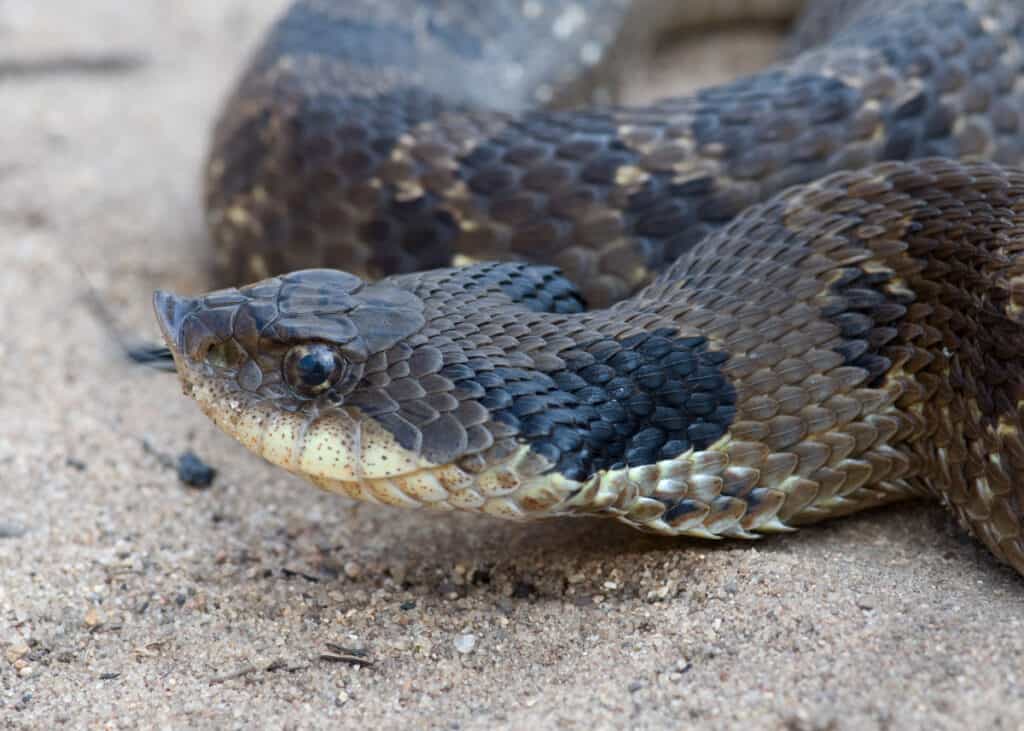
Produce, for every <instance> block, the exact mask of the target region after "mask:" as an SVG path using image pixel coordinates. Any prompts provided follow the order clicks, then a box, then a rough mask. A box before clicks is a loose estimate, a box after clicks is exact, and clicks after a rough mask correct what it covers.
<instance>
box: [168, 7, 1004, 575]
mask: <svg viewBox="0 0 1024 731" xmlns="http://www.w3.org/2000/svg"><path fill="white" fill-rule="evenodd" d="M570 9H575V14H573V12H571V11H570ZM636 13H637V10H636V6H631V5H629V4H627V3H624V2H596V1H595V2H591V3H571V4H568V5H566V4H562V3H552V4H551V5H550V6H548V5H545V4H544V3H541V2H532V1H528V2H514V3H497V4H488V5H486V6H485V5H482V4H481V5H477V4H471V3H461V2H454V0H448V1H446V0H430V1H428V2H420V3H406V2H400V1H399V0H389V1H388V2H376V3H373V4H369V3H367V4H363V3H361V2H346V3H341V2H327V1H326V0H302V1H300V2H298V3H296V4H295V5H294V6H293V7H292V9H290V10H289V11H288V12H287V13H286V15H285V16H284V17H283V18H282V20H281V21H280V22H279V23H278V24H277V25H276V26H274V28H272V29H271V31H270V33H269V35H268V37H267V39H266V41H265V42H264V44H263V46H262V47H261V48H260V49H259V50H258V51H257V53H256V55H255V57H254V60H253V63H252V65H251V66H250V68H249V69H248V70H247V71H246V73H245V75H244V76H243V78H242V81H241V83H240V85H239V87H238V89H237V91H236V92H235V93H234V95H233V96H232V97H231V98H230V100H229V101H228V103H227V106H226V108H225V109H226V111H225V113H224V115H223V117H222V118H221V120H220V122H219V124H218V126H217V129H216V132H215V136H214V143H213V148H212V152H211V156H210V162H209V165H208V169H207V205H208V213H209V221H210V226H211V230H212V231H213V233H214V236H215V239H216V240H217V257H218V258H217V266H218V270H219V276H220V277H221V278H222V279H224V280H225V281H226V283H229V284H232V285H237V284H239V283H241V282H244V281H251V280H261V281H258V282H257V283H256V284H252V285H248V286H243V287H237V288H236V287H228V288H226V289H222V290H219V291H216V292H212V293H209V294H207V295H203V296H200V297H194V298H188V297H181V296H178V295H173V294H170V293H166V292H158V293H157V294H156V296H155V299H154V305H155V310H156V313H157V318H158V321H159V323H160V326H161V328H162V331H163V334H164V338H165V340H166V342H167V345H168V347H169V348H170V349H171V351H172V352H173V354H174V358H175V363H176V366H177V369H178V371H179V374H180V376H181V380H182V383H183V387H184V390H185V392H186V394H188V395H189V396H191V397H192V398H194V399H195V400H196V401H197V403H198V404H199V406H200V407H201V408H202V409H203V410H204V412H205V413H206V414H207V415H208V416H210V418H211V419H213V421H214V422H215V423H217V424H218V425H219V426H220V427H221V428H222V429H224V430H225V431H226V432H228V433H229V434H231V435H233V436H234V437H236V438H237V439H239V440H240V441H241V442H242V443H244V444H245V445H246V446H248V447H249V448H250V449H252V450H253V451H255V452H257V453H259V454H261V455H262V456H263V457H265V458H266V459H268V460H269V461H271V462H272V463H274V464H277V465H280V466H282V467H283V468H285V469H287V470H289V471H291V472H294V473H296V474H299V475H301V476H303V477H306V478H307V479H309V480H311V481H312V482H314V483H315V484H317V485H319V486H321V487H324V488H325V489H329V490H332V491H336V492H339V493H342V494H346V495H349V496H351V497H354V498H357V499H363V500H370V501H374V502H380V503H385V504H391V505H399V506H407V507H427V508H431V509H435V510H454V509H461V510H475V511H481V512H486V513H490V514H492V515H498V516H502V517H508V518H513V519H532V518H538V517H546V516H557V515H608V516H613V517H616V518H618V519H619V520H622V521H624V522H626V523H629V524H631V525H633V526H635V527H637V528H640V529H642V530H646V531H651V532H656V533H663V534H670V535H690V536H700V537H719V536H729V537H753V536H755V535H757V534H759V533H765V532H779V531H786V530H791V529H792V528H793V527H794V526H798V525H801V524H805V523H808V522H813V521H817V520H821V519H823V518H826V517H830V516H835V515H841V514H845V513H849V512H853V511H856V510H861V509H864V508H868V507H874V506H878V505H883V504H886V503H889V502H893V501H897V500H902V499H907V498H909V497H914V496H930V497H933V498H937V499H939V500H940V501H942V502H943V503H945V504H946V505H947V506H948V507H949V508H950V509H951V510H952V511H953V512H954V513H955V514H956V515H957V517H958V518H959V519H960V521H961V523H962V524H963V525H964V526H966V527H967V528H968V529H969V530H970V531H971V532H972V533H973V534H974V535H976V536H977V537H978V538H979V539H980V540H981V541H982V542H984V543H985V545H987V546H988V547H989V548H990V549H991V550H992V552H993V553H994V554H995V555H996V556H997V557H999V558H1000V559H1002V560H1004V561H1007V562H1008V563H1010V564H1011V565H1013V566H1014V567H1015V568H1016V569H1017V570H1018V571H1024V526H1022V523H1021V517H1022V515H1024V484H1020V483H1019V480H1018V477H1019V475H1020V473H1021V471H1022V469H1024V438H1022V434H1021V426H1022V418H1024V409H1022V404H1024V365H1022V364H1024V359H1022V355H1024V330H1022V322H1021V318H1022V316H1024V315H1022V310H1021V307H1022V305H1024V259H1022V258H1021V251H1022V249H1024V173H1020V172H1017V171H1015V170H1013V169H1011V168H1009V167H1007V166H1008V165H1013V164H1016V163H1019V162H1021V160H1022V158H1024V136H1022V134H1021V125H1022V124H1024V72H1022V70H1024V55H1022V52H1021V41H1022V40H1024V8H1022V7H1021V6H1020V5H1019V4H1018V3H1015V2H1007V1H1001V0H931V1H929V2H918V1H915V0H889V1H888V2H884V3H880V2H872V1H871V0H866V1H863V2H857V1H854V0H837V1H835V2H832V3H819V4H817V5H812V7H810V8H809V9H808V11H807V12H806V14H805V15H804V17H803V19H802V20H801V21H800V22H799V23H798V25H797V30H796V32H795V34H794V36H793V39H794V40H793V47H792V48H793V54H794V55H792V56H791V57H790V59H789V60H787V61H785V62H782V63H780V64H779V65H777V66H775V67H773V68H770V69H767V70H765V71H764V72H762V73H759V74H756V75H754V76H751V77H748V78H745V79H740V80H738V81H736V82H733V83H731V84H727V85H725V86H721V87H717V88H712V89H707V90H705V91H702V92H700V93H698V94H696V95H695V96H693V97H687V98H681V99H672V100H666V101H664V102H660V103H657V104H655V105H652V106H650V107H645V108H620V107H611V106H590V107H586V108H584V109H561V108H558V106H557V105H558V104H559V103H560V96H559V93H558V92H557V91H555V89H556V86H555V85H556V84H559V85H569V86H572V85H573V84H574V83H577V81H578V79H580V78H582V77H583V76H585V75H586V73H587V67H588V66H590V67H594V68H596V67H598V66H600V64H601V63H602V60H601V59H602V54H604V53H614V49H615V48H616V46H617V44H618V43H620V38H619V35H620V30H619V29H620V28H622V27H628V25H629V23H632V22H634V20H631V18H633V17H634V16H635V14H636ZM541 30H543V31H544V32H543V33H541V32H540V31H541ZM636 34H637V32H636V31H631V32H630V34H627V35H631V36H633V35H636ZM640 35H642V34H640ZM823 35H824V37H825V38H826V40H824V42H818V43H817V44H815V41H816V40H820V38H821V37H823ZM534 49H536V50H535V51H534ZM570 59H571V60H572V64H568V60H570ZM567 65H571V67H572V68H573V69H574V72H573V74H572V75H570V76H572V78H570V76H566V75H565V74H564V73H563V71H562V70H563V69H564V68H565V67H567ZM553 69H554V71H553ZM581 83H582V82H581ZM599 86H600V82H599V81H597V79H596V76H595V78H591V79H587V80H586V81H585V83H582V85H578V87H577V89H576V91H574V92H573V94H577V93H580V91H579V90H580V89H583V88H584V87H586V89H587V92H586V93H588V94H593V93H596V92H595V90H599V89H598V87H599ZM546 89H550V90H551V91H547V90H546ZM538 90H541V93H539V92H538ZM538 103H550V104H552V105H555V106H541V107H538V106H537V104H538ZM456 254H463V255H465V256H467V257H470V258H472V259H477V260H488V261H487V262H483V263H475V264H471V265H469V266H464V267H454V268H453V267H447V265H449V264H450V263H451V260H452V257H453V256H455V255H456ZM513 260H517V261H513ZM308 267H330V268H317V269H311V268H308ZM437 267H444V268H437ZM342 269H343V270H344V271H341V270H342ZM424 269H425V270H426V271H420V270H424ZM292 270H296V271H292ZM287 272H291V273H287ZM275 275H276V276H275ZM381 275H387V276H384V278H383V279H381V278H379V277H380V276H381Z"/></svg>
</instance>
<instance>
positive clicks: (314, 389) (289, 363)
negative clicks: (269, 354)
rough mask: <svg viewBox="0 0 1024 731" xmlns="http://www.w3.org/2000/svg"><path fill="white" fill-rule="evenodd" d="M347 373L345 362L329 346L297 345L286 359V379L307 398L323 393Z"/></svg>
mask: <svg viewBox="0 0 1024 731" xmlns="http://www.w3.org/2000/svg"><path fill="white" fill-rule="evenodd" d="M344 373H345V361H344V360H342V358H341V356H339V355H338V354H337V353H336V352H335V351H334V349H333V348H331V347H330V346H328V345H319V344H316V345H296V346H295V347H293V348H292V349H291V350H289V351H288V353H287V354H286V355H285V357H284V379H285V381H287V382H288V385H289V386H291V387H292V388H293V389H295V390H296V391H298V392H299V393H301V394H303V395H306V396H314V395H316V394H318V393H321V392H323V391H325V390H327V389H328V388H330V387H331V386H333V385H334V384H335V383H337V381H338V379H339V378H341V377H342V375H344Z"/></svg>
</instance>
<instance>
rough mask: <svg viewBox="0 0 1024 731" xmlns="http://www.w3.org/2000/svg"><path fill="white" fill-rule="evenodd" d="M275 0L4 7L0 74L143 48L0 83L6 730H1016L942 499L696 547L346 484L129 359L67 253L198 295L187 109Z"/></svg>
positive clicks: (1021, 681)
mask: <svg viewBox="0 0 1024 731" xmlns="http://www.w3.org/2000/svg"><path fill="white" fill-rule="evenodd" d="M280 5H281V1H280V0H265V1H262V2H255V1H245V0H231V1H230V2H228V1H225V2H219V3H207V2H205V1H204V0H188V1H186V0H178V1H176V2H167V0H137V1H136V2H134V3H126V2H123V1H122V0H83V1H82V2H72V0H49V2H47V3H39V2H36V1H35V0H3V1H2V2H0V49H3V50H2V58H0V64H2V63H4V62H7V61H10V60H12V59H15V60H18V61H21V62H24V61H31V60H33V59H36V60H38V59H41V58H44V57H55V56H62V55H65V56H66V55H68V54H69V53H71V52H75V53H92V52H97V51H107V52H109V51H119V52H120V51H125V52H128V53H129V54H136V53H142V54H144V63H143V64H142V65H141V66H140V67H139V68H137V69H135V70H134V71H130V72H123V73H106V74H104V73H93V74H74V73H67V72H65V73H56V74H53V75H38V74H37V75H16V74H12V73H11V71H12V69H11V67H10V65H8V66H7V67H6V68H7V75H6V77H4V78H0V100H2V104H0V109H2V116H0V256H2V262H3V266H2V268H0V316H2V322H3V323H4V331H3V334H2V336H0V363H2V365H3V367H2V368H0V728H9V729H29V728H32V729H37V728H61V727H66V728H137V727H138V728H218V729H221V728H254V727H269V728H328V727H332V728H333V727H339V726H348V727H356V726H359V727H368V728H414V727H424V728H426V727H430V728H446V729H470V728H534V727H548V728H564V729H575V728H590V727H593V728H736V727H743V726H749V727H756V728H783V729H795V730H804V729H847V728H850V729H854V728H869V729H870V728H914V727H917V728H921V727H928V728H963V727H965V726H970V727H973V728H1007V729H1009V728H1019V727H1020V726H1021V724H1022V723H1024V670H1022V664H1021V663H1022V660H1021V658H1022V655H1024V631H1022V630H1024V626H1022V612H1021V606H1022V605H1021V602H1022V600H1024V581H1022V580H1021V578H1020V577H1018V576H1017V575H1015V574H1013V573H1012V572H1011V571H1009V570H1007V569H1005V568H1003V567H1001V566H999V565H997V564H996V563H995V561H993V560H992V559H991V558H990V557H989V556H988V555H987V554H986V552H985V551H984V550H982V549H980V548H978V547H976V546H975V545H974V544H973V543H972V542H970V541H969V540H967V539H965V538H963V537H962V536H961V535H960V533H959V532H958V531H957V530H955V528H954V527H953V526H952V525H951V523H950V521H949V520H948V519H947V518H946V516H945V514H944V513H943V512H942V511H941V510H940V509H938V508H937V507H933V506H928V505H910V506H907V507H905V508H901V509H896V510H889V511H884V512H876V513H873V514H867V515H863V516H858V517H855V518H853V519H848V520H844V521H839V522H835V523H831V524H827V525H823V526H821V527H817V528H813V529H810V530H805V531H803V532H801V533H800V534H798V535H793V536H787V537H783V538H778V539H774V538H773V539H768V540H762V541H760V542H757V543H755V544H750V543H722V544H717V545H710V544H707V543H700V542H697V541H680V540H663V539H657V538H652V537H645V536H642V535H639V534H636V533H634V532H632V531H630V530H629V529H627V528H624V527H620V526H617V525H614V524H612V523H604V522H597V521H578V522H574V521H567V522H554V523H548V524H537V525H530V526H521V525H513V524H506V523H500V522H496V521H493V520H488V519H484V518H481V517H476V516H452V517H446V518H441V517H436V516H431V515H425V514H415V513H406V512H399V511H393V510H388V509H384V508H378V507H374V506H367V505H363V506H359V505H354V504H351V503H349V502H347V501H345V500H342V499H340V498H338V497H334V496H331V495H326V494H321V493H318V492H317V491H315V490H313V489H311V488H309V487H307V486H306V484H305V483H302V482H300V481H298V480H296V479H293V478H289V477H286V476H285V475H283V474H282V473H281V472H279V471H276V470H274V469H271V468H270V467H269V466H267V465H264V464H263V463H261V462H260V461H258V460H257V459H255V458H253V457H251V456H250V455H249V454H248V453H246V452H244V451H243V449H242V448H241V447H239V446H237V445H235V444H234V443H233V442H231V441H229V440H228V439H227V438H226V437H224V436H222V435H221V434H220V433H218V432H217V431H215V429H214V428H213V427H212V426H211V425H210V424H208V423H207V422H206V421H205V419H204V418H203V417H202V416H201V415H200V414H199V413H198V411H197V409H196V408H195V407H194V406H193V405H192V404H191V403H190V402H188V401H186V400H185V399H184V398H183V397H182V396H181V395H180V393H179V390H178V386H177V383H176V380H175V379H174V378H173V377H170V376H167V375H164V374H158V373H150V372H145V371H143V370H141V369H138V368H133V367H131V366H129V365H126V364H124V363H123V362H121V361H120V360H119V359H118V358H117V355H116V353H115V351H114V350H113V349H112V348H111V347H110V343H109V341H108V339H107V338H106V336H105V334H104V332H103V331H102V329H101V328H100V327H98V326H97V324H96V321H95V320H94V318H93V317H91V316H90V314H89V312H88V311H87V309H86V307H85V304H84V299H83V297H82V292H83V286H82V282H81V279H80V276H79V273H78V271H76V268H75V267H74V265H73V262H75V261H77V262H80V263H81V265H82V266H83V267H84V269H85V271H86V272H87V273H88V276H89V278H90V279H91V280H92V281H93V283H94V284H95V286H96V288H97V289H98V290H99V291H100V293H101V294H102V296H103V297H104V298H106V299H107V300H108V301H110V302H111V303H112V304H113V305H114V307H115V308H116V310H117V313H118V317H119V318H121V319H122V321H123V322H124V324H125V325H126V326H127V327H129V328H132V329H135V330H137V331H139V332H143V333H146V334H147V335H150V336H155V329H154V327H153V324H152V322H151V314H150V311H149V305H148V298H149V293H150V292H151V290H152V289H153V288H154V287H156V286H171V287H176V288H178V289H181V290H185V291H189V290H191V291H195V290H197V289H201V288H202V287H203V282H204V280H203V275H202V271H203V260H204V258H203V251H204V250H205V238H204V232H203V229H202V225H201V219H200V213H199V208H198V205H197V170H198V167H199V164H200V160H201V157H202V153H203V150H204V146H205V140H206V132H207V129H208V125H209V123H210V120H211V118H212V115H213V113H214V111H215V109H216V105H217V101H218V99H219V98H220V96H221V95H222V94H223V91H224V89H225V87H226V85H227V84H228V83H229V81H230V79H231V78H232V77H233V75H234V74H235V73H236V71H237V69H238V66H239V64H240V63H241V62H242V59H243V58H244V55H245V51H246V49H247V48H248V47H249V44H250V43H251V41H252V40H253V38H254V37H255V36H256V34H257V33H258V31H259V29H260V28H261V27H262V26H263V25H264V23H265V22H266V20H267V19H268V18H269V17H270V16H271V15H272V14H273V13H274V12H275V11H276V10H277V9H278V8H279V7H280ZM702 45H703V46H705V47H707V46H708V40H707V39H704V43H703V44H702ZM711 47H712V48H713V47H714V44H711ZM769 47H770V43H769V42H768V40H767V39H766V38H764V37H762V36H761V35H759V34H756V33H755V34H747V35H746V36H744V37H743V38H742V39H741V40H740V41H738V42H736V43H733V44H732V45H731V46H729V47H728V48H729V50H727V51H726V52H724V53H721V52H720V53H718V54H717V55H715V53H712V52H711V51H710V50H708V49H707V48H705V50H704V51H703V52H700V53H698V54H697V55H690V54H683V55H677V56H674V57H673V58H674V59H675V61H676V63H675V64H674V65H673V66H672V69H674V71H673V72H672V73H668V72H666V71H665V69H662V71H661V72H660V74H659V79H660V81H659V83H661V82H664V81H666V80H672V81H677V82H678V81H686V80H687V79H685V78H682V77H684V76H686V75H687V72H689V76H688V78H689V81H690V82H697V83H703V82H706V81H707V80H708V79H709V78H710V77H711V74H710V73H709V72H708V71H707V68H708V67H709V66H716V61H721V60H723V59H724V60H726V61H729V62H732V63H739V64H741V65H742V64H747V65H756V64H758V63H760V59H761V57H762V56H763V54H764V53H765V52H766V51H767V49H768V48H769ZM701 53H703V55H701ZM709 53H710V54H711V55H708V54H709ZM0 68H3V66H0ZM718 73H727V71H725V72H723V71H721V69H718ZM648 91H649V90H648ZM147 444H148V445H149V446H148V447H147V446H146V445H147ZM190 448H191V449H194V450H196V451H197V452H198V453H199V454H201V456H202V457H203V458H205V459H206V460H207V461H208V462H209V463H211V464H212V465H214V466H215V467H216V468H217V470H218V471H219V475H218V477H217V479H216V481H215V483H214V485H213V487H212V488H210V489H208V490H197V489H194V488H189V487H186V486H184V485H183V484H182V483H180V482H179V481H178V479H177V476H176V474H175V471H174V470H173V469H170V468H168V467H167V466H165V464H164V460H162V459H161V457H160V454H166V455H171V456H174V455H177V454H179V453H181V452H183V451H184V450H186V449H190Z"/></svg>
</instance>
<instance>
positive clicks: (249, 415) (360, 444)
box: [187, 375, 578, 519]
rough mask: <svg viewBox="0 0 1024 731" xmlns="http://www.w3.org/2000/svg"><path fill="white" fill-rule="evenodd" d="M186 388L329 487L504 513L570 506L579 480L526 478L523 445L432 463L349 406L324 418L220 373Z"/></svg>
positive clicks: (291, 466)
mask: <svg viewBox="0 0 1024 731" xmlns="http://www.w3.org/2000/svg"><path fill="white" fill-rule="evenodd" d="M187 381H188V383H189V387H188V392H189V395H190V396H191V397H192V398H193V399H195V401H196V403H197V404H198V405H199V407H200V408H201V409H202V410H203V412H204V413H205V414H206V415H207V416H208V417H209V418H210V419H211V420H212V421H213V422H214V423H215V424H216V425H217V426H218V427H220V428H221V429H222V430H224V431H225V432H226V433H227V434H229V435H230V436H232V437H234V438H235V439H237V440H238V441H239V442H241V443H242V444H243V445H244V446H245V447H247V448H248V449H250V450H251V451H253V452H255V453H256V454H258V455H260V456H262V457H263V458H264V459H266V460H267V461H269V462H271V463H273V464H275V465H278V466H279V467H282V468H284V469H286V470H288V471H289V472H292V473H294V474H296V475H299V476H301V477H304V478H305V479H307V480H309V481H310V482H312V483H313V484H315V485H317V486H318V487H321V488H323V489H325V490H328V491H330V492H335V493H340V494H343V495H347V496H349V497H351V498H354V499H356V500H364V501H367V502H373V503H382V504H386V505H394V506H397V507H404V508H420V507H426V508H430V509H433V510H441V511H451V510H467V511H474V512H483V513H490V514H492V515H495V516H498V517H502V518H512V519H516V518H535V517H540V516H542V515H545V514H547V515H558V514H564V513H568V512H573V511H571V510H570V509H568V506H567V505H566V504H565V503H566V501H567V500H568V498H570V497H571V495H572V493H573V492H574V491H575V489H576V487H578V486H577V485H576V483H570V482H569V481H564V482H565V484H564V485H563V486H561V487H560V488H554V487H553V486H552V482H551V480H550V479H547V478H544V479H541V478H535V479H533V480H528V481H523V480H521V479H520V478H519V477H518V475H519V474H520V473H519V470H517V469H516V466H517V465H518V463H519V462H521V461H522V460H524V459H526V458H527V457H528V456H529V447H527V446H525V445H524V446H523V447H522V448H521V449H520V450H518V451H517V452H515V453H514V454H513V455H511V456H510V457H509V458H508V459H507V460H506V461H505V462H503V463H501V464H498V465H493V466H491V467H490V468H489V469H487V470H485V471H483V472H481V473H479V474H472V473H469V472H467V471H465V470H463V469H461V468H459V467H458V466H457V465H454V464H448V465H435V464H433V463H431V462H430V461H429V460H426V459H424V458H423V457H421V456H419V455H417V454H415V453H414V452H411V451H409V450H407V449H405V448H403V447H402V446H401V445H399V444H398V442H397V441H396V440H395V438H394V437H393V436H392V435H391V434H390V432H388V431H387V430H386V429H384V428H383V427H382V426H381V425H380V424H378V423H377V422H376V421H374V420H373V419H370V418H366V417H364V416H361V415H359V414H356V413H353V412H352V411H351V410H348V409H332V410H331V411H330V412H326V413H324V414H322V415H320V416H319V417H317V416H314V417H312V418H311V417H310V415H309V414H305V413H293V412H288V411H284V410H282V409H280V408H277V407H276V406H275V405H274V404H273V403H271V402H265V403H259V402H256V403H253V402H251V401H249V400H247V399H241V398H238V396H237V395H234V394H232V393H230V392H228V391H226V390H225V389H224V388H223V387H222V386H220V384H219V383H218V381H217V380H216V379H210V378H204V377H201V376H198V377H197V376H195V375H192V377H191V378H188V379H187Z"/></svg>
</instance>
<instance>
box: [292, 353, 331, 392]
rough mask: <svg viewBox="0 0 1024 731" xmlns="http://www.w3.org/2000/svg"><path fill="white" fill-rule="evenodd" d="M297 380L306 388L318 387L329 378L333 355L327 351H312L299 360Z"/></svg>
mask: <svg viewBox="0 0 1024 731" xmlns="http://www.w3.org/2000/svg"><path fill="white" fill-rule="evenodd" d="M297 367H298V371H299V378H301V379H302V382H303V383H305V384H306V385H307V386H319V385H320V384H321V383H323V382H324V381H326V380H327V379H328V378H330V377H331V372H332V371H333V370H334V355H333V354H332V353H331V352H330V351H327V350H313V351H311V352H309V353H306V354H305V355H304V356H302V357H301V358H299V363H298V366H297Z"/></svg>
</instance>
